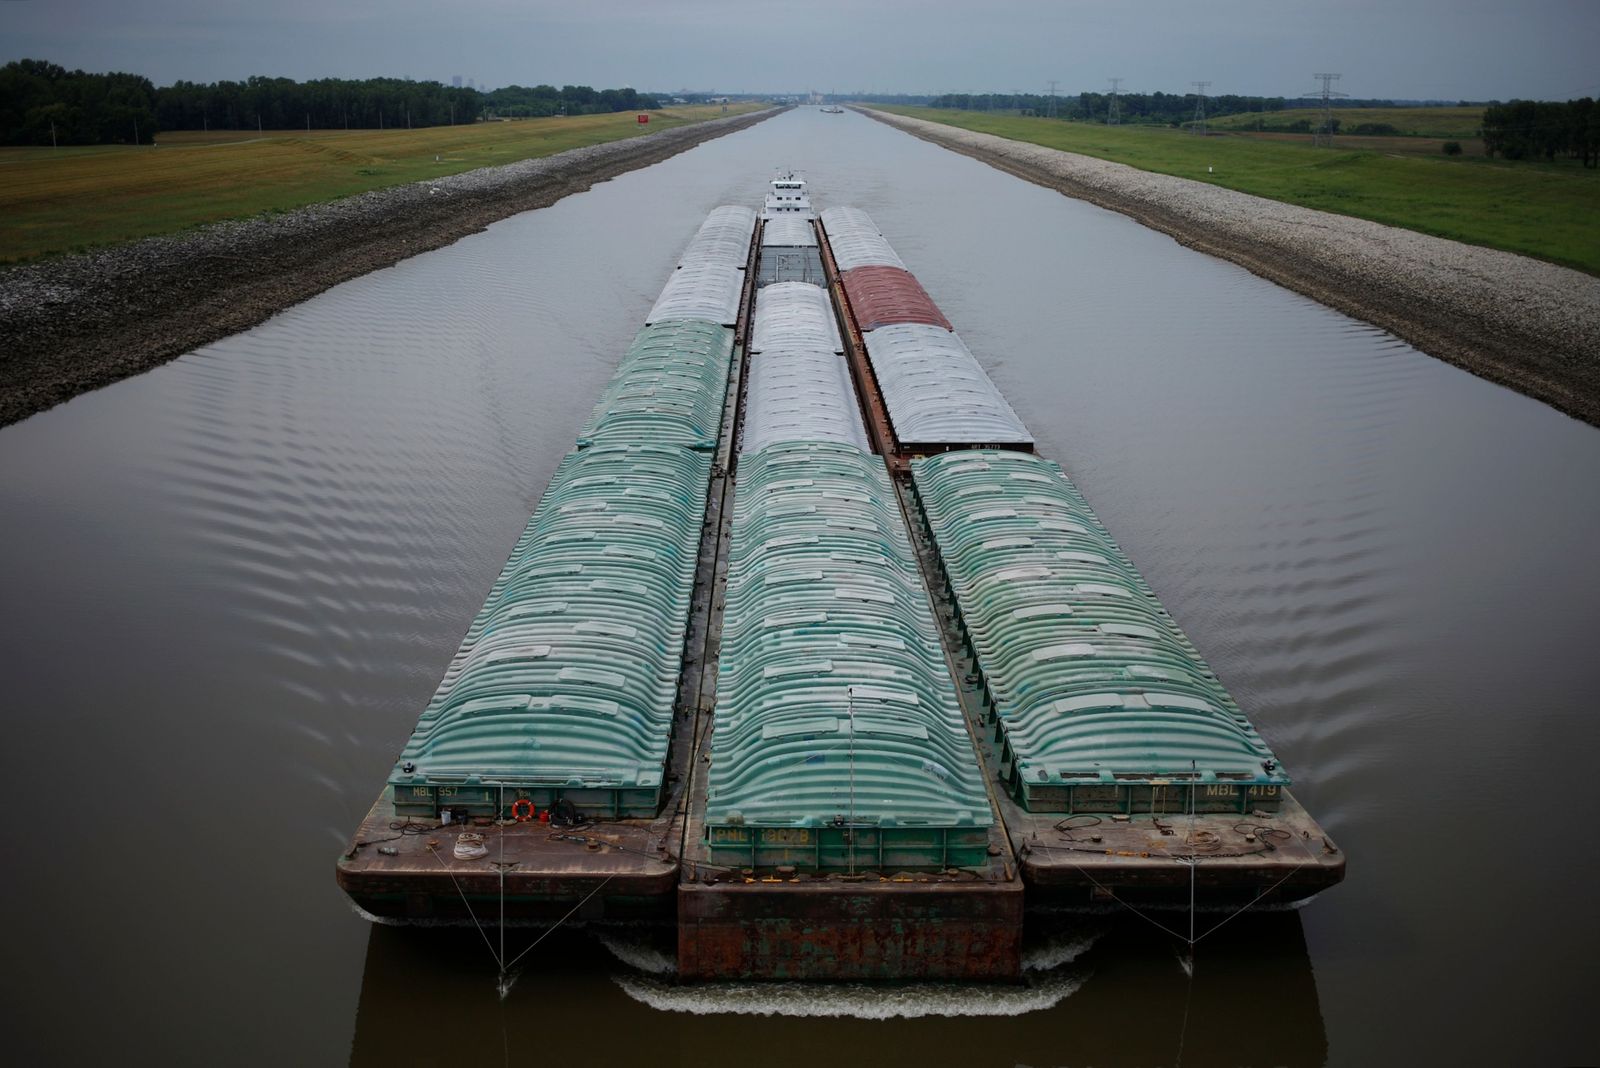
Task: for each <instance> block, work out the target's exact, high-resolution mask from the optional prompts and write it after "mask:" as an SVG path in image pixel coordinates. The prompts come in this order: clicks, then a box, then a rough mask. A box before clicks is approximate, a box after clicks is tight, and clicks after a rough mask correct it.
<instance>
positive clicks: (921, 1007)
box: [613, 972, 1088, 1020]
mask: <svg viewBox="0 0 1600 1068" xmlns="http://www.w3.org/2000/svg"><path fill="white" fill-rule="evenodd" d="M1087 978H1088V976H1087V975H1086V974H1079V973H1077V972H1062V973H1054V972H1052V973H1046V974H1045V975H1044V976H1043V977H1042V978H1038V979H1030V980H1029V981H1028V982H1027V983H1026V984H1025V985H1023V986H1001V985H976V984H971V983H966V984H946V983H906V984H902V985H897V986H881V985H871V984H867V983H716V984H708V985H705V986H675V985H673V984H672V983H670V982H663V981H661V980H658V979H652V978H648V977H645V976H639V975H619V976H614V977H613V981H614V982H615V983H616V984H617V985H618V986H620V987H621V988H622V989H623V991H624V992H625V993H626V994H627V995H628V996H629V997H631V998H633V999H634V1000H635V1001H638V1002H642V1003H643V1004H645V1005H648V1006H649V1007H650V1008H652V1009H656V1010H658V1011H660V1012H683V1013H690V1014H693V1015H696V1016H712V1015H717V1014H732V1015H738V1016H848V1017H853V1018H855V1019H858V1020H891V1019H896V1018H898V1019H906V1020H914V1019H918V1018H920V1017H923V1016H1021V1015H1023V1014H1024V1013H1029V1012H1041V1011H1043V1010H1045V1009H1050V1008H1054V1007H1055V1006H1056V1005H1058V1004H1060V1003H1061V1002H1062V1001H1064V1000H1066V999H1067V998H1068V997H1070V996H1072V994H1073V993H1075V992H1076V991H1077V990H1078V988H1079V987H1081V986H1082V985H1083V983H1084V980H1085V979H1087Z"/></svg>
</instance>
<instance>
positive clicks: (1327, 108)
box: [1312, 74, 1350, 148]
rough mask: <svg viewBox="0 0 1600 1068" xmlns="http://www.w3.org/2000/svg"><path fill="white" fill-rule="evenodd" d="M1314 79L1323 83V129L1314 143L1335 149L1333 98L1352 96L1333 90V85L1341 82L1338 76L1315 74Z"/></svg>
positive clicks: (1313, 140) (1321, 94) (1321, 95)
mask: <svg viewBox="0 0 1600 1068" xmlns="http://www.w3.org/2000/svg"><path fill="white" fill-rule="evenodd" d="M1312 77H1313V78H1318V79H1321V81H1322V92H1321V93H1319V94H1318V95H1319V96H1320V97H1322V128H1321V129H1319V130H1318V131H1317V133H1316V136H1315V137H1313V138H1312V143H1313V144H1318V145H1322V146H1324V147H1328V148H1331V147H1333V98H1334V97H1336V96H1349V95H1350V94H1349V93H1341V92H1337V91H1336V90H1335V89H1334V88H1333V83H1334V82H1336V81H1338V80H1339V76H1338V75H1337V74H1313V75H1312Z"/></svg>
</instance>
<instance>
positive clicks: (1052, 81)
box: [1050, 78, 1061, 119]
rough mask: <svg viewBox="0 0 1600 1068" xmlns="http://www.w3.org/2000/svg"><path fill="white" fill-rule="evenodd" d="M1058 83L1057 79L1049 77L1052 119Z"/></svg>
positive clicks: (1054, 115) (1054, 111) (1054, 113)
mask: <svg viewBox="0 0 1600 1068" xmlns="http://www.w3.org/2000/svg"><path fill="white" fill-rule="evenodd" d="M1060 84H1061V82H1060V81H1059V80H1058V79H1055V78H1052V79H1050V117H1051V118H1052V119H1053V118H1055V117H1056V86H1058V85H1060Z"/></svg>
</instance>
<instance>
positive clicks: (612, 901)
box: [337, 177, 1345, 982]
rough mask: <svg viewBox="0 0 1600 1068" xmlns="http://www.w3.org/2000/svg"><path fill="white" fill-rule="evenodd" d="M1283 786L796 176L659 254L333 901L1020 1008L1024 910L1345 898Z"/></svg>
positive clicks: (996, 403) (873, 252) (949, 357)
mask: <svg viewBox="0 0 1600 1068" xmlns="http://www.w3.org/2000/svg"><path fill="white" fill-rule="evenodd" d="M741 213H742V214H741ZM746 215H747V216H749V218H748V219H746V218H745V216H746ZM746 227H747V228H746ZM763 294H765V295H764V296H763ZM858 306H859V307H858ZM863 317H865V318H863ZM714 369H715V370H714ZM752 393H753V394H754V398H753V399H752ZM747 421H752V422H753V423H754V424H759V425H753V426H747V425H746V423H747ZM634 467H637V468H638V469H639V471H640V472H641V474H640V475H639V476H638V477H634V475H633V474H632V473H631V472H632V469H633V468H634ZM963 472H965V473H968V474H970V473H971V472H984V474H981V475H980V476H977V477H976V478H975V480H973V481H971V482H970V484H962V485H960V486H957V488H956V489H954V490H951V489H950V488H949V485H948V483H949V480H950V478H952V477H956V478H957V480H958V481H959V478H960V477H966V476H965V475H962V473H963ZM952 473H955V474H954V475H953V474H952ZM1008 479H1013V480H1015V479H1021V480H1025V481H1026V487H1025V488H1023V489H1021V490H1018V489H1017V488H1016V486H1015V485H1013V484H1010V483H1008V482H1007V480H1008ZM941 480H944V481H941ZM941 487H942V488H941ZM702 493H703V498H702V497H701V496H699V494H702ZM740 493H742V496H739V494H740ZM941 493H945V494H946V495H947V496H949V497H950V499H951V500H954V501H955V502H956V504H955V506H954V507H945V505H944V504H941V503H940V502H941V498H940V496H939V495H940V494H941ZM1008 493H1009V494H1011V496H1009V497H1008V496H1007V494H1008ZM736 496H737V500H736ZM946 503H948V502H946ZM941 509H943V510H941ZM1052 509H1054V511H1052ZM695 523H698V524H699V529H698V531H697V532H695V533H693V534H691V530H692V528H693V524H695ZM991 526H992V527H993V530H992V531H991V530H990V527H991ZM1063 532H1067V533H1066V534H1063ZM1063 536H1065V537H1067V538H1068V541H1067V542H1062V541H1061V540H1060V538H1061V537H1063ZM1075 538H1076V539H1080V540H1081V539H1087V541H1086V542H1085V543H1084V544H1080V543H1079V542H1078V541H1073V540H1072V539H1075ZM974 539H976V540H974ZM1052 539H1054V540H1052ZM1085 549H1087V550H1092V551H1083V550H1085ZM691 551H692V552H693V559H692V561H691V560H690V559H689V554H690V553H691ZM1119 584H1120V587H1121V588H1113V587H1117V586H1119ZM996 590H1001V591H1003V594H997V593H996ZM596 591H599V592H596ZM674 591H676V592H674ZM1111 595H1115V596H1114V597H1113V596H1111ZM1007 598H1011V599H1010V600H1008V599H1007ZM1118 598H1121V600H1120V601H1119V600H1118ZM997 605H998V606H999V608H997V607H996V606H997ZM1130 612H1131V613H1132V614H1131V615H1130V614H1129V613H1130ZM725 628H726V630H725ZM662 635H670V640H668V639H663V638H662ZM997 635H998V637H997ZM680 636H681V643H680ZM1018 664H1021V665H1023V667H1024V668H1025V669H1026V671H1025V673H1024V677H1023V678H1021V679H1020V680H1019V679H1018V678H1016V677H1015V672H1016V670H1017V665H1018ZM1157 680H1160V681H1159V682H1158V681H1157ZM1047 689H1048V690H1049V698H1050V699H1049V700H1047V701H1046V700H1042V699H1041V698H1039V696H1038V695H1039V693H1043V692H1045V691H1046V690H1047ZM1034 691H1037V692H1034ZM669 692H670V695H671V696H670V699H669ZM1029 693H1032V696H1031V697H1030V696H1028V694H1029ZM669 705H670V707H668V706H669ZM1129 737H1132V738H1134V744H1132V745H1130V744H1129V743H1128V742H1127V739H1128V738H1129ZM858 743H859V744H858ZM1180 757H1181V759H1180ZM1191 757H1192V759H1191ZM1202 761H1203V762H1204V763H1202ZM858 776H859V778H860V780H861V788H860V790H859V792H858V789H857V779H858ZM1287 782H1288V779H1287V777H1286V776H1285V775H1284V774H1283V773H1282V771H1281V769H1280V768H1278V766H1277V763H1276V759H1275V758H1274V757H1272V755H1271V754H1270V752H1269V751H1268V750H1267V749H1266V747H1265V745H1264V744H1263V743H1261V742H1260V740H1259V739H1258V738H1257V737H1256V735H1255V733H1254V728H1253V727H1251V726H1250V724H1249V723H1248V721H1247V720H1246V719H1245V717H1244V715H1243V713H1242V712H1240V711H1239V710H1238V708H1237V707H1236V706H1234V705H1233V704H1232V699H1231V698H1230V697H1228V696H1227V694H1226V691H1224V690H1222V689H1221V685H1220V683H1218V682H1217V681H1216V679H1215V676H1213V675H1211V673H1210V669H1209V668H1208V667H1206V665H1205V663H1204V661H1203V660H1201V659H1200V658H1199V654H1198V653H1197V652H1196V651H1195V650H1194V649H1193V647H1192V646H1191V645H1189V644H1188V639H1187V638H1186V637H1184V636H1183V635H1182V632H1181V631H1179V630H1178V629H1177V627H1176V624H1175V623H1173V622H1172V621H1171V620H1170V617H1167V615H1166V613H1165V611H1164V610H1163V609H1161V608H1160V606H1159V603H1158V602H1155V600H1154V594H1153V593H1151V592H1150V591H1149V589H1148V587H1146V586H1144V584H1143V580H1142V579H1141V578H1140V577H1139V576H1138V574H1137V572H1136V571H1134V570H1133V568H1132V564H1131V563H1130V562H1128V561H1127V559H1126V557H1124V556H1122V555H1121V551H1120V549H1117V548H1116V546H1115V543H1114V542H1112V541H1111V540H1110V535H1109V534H1108V533H1107V532H1106V531H1105V530H1104V528H1103V527H1100V526H1099V524H1098V520H1096V519H1095V518H1094V517H1093V515H1092V513H1091V512H1089V511H1088V508H1087V504H1086V503H1084V502H1083V501H1082V499H1081V497H1079V496H1078V495H1077V491H1076V489H1075V488H1074V487H1072V486H1071V483H1070V482H1069V481H1067V479H1066V476H1065V474H1064V472H1062V471H1061V470H1060V468H1058V467H1056V466H1055V465H1054V464H1050V463H1049V462H1048V461H1045V460H1043V459H1041V458H1039V457H1038V456H1037V455H1036V453H1035V451H1034V444H1033V440H1032V436H1031V434H1030V433H1029V432H1028V430H1027V428H1026V427H1025V426H1023V425H1022V422H1021V420H1020V419H1019V418H1018V417H1017V415H1016V413H1015V412H1014V411H1013V410H1012V409H1011V407H1010V405H1009V403H1007V402H1006V400H1005V399H1004V397H1003V396H1001V395H1000V393H999V391H998V390H997V389H996V388H995V387H994V385H993V383H992V382H990V381H989V379H988V377H987V375H986V374H984V373H983V371H982V369H981V367H980V366H979V365H978V363H977V361H976V358H975V357H974V356H973V355H972V354H971V353H970V352H969V351H967V349H966V346H965V344H964V343H963V342H962V341H961V340H960V338H959V336H957V335H956V334H955V333H954V331H953V330H952V329H951V328H950V324H949V323H948V322H947V321H946V320H945V319H944V317H943V315H942V313H940V312H939V310H938V308H937V306H936V305H934V303H933V301H932V298H931V297H930V296H929V295H928V294H927V293H926V292H925V291H924V290H923V289H922V287H921V286H920V285H919V284H918V283H917V282H916V280H915V278H914V277H912V276H911V275H910V273H909V272H908V271H906V270H905V268H904V265H903V264H902V263H901V262H900V260H899V258H898V256H897V255H895V253H894V252H893V250H892V249H891V248H889V246H888V244H887V241H886V240H885V239H884V238H883V236H882V235H881V234H880V233H878V232H877V230H876V227H875V225H874V224H873V223H872V222H871V220H870V219H869V218H868V217H867V216H866V215H865V213H862V212H859V211H855V210H854V209H830V211H829V212H826V213H823V216H822V218H821V219H820V220H817V219H816V218H815V217H814V216H813V215H812V214H811V213H810V207H809V201H808V200H807V199H806V197H805V194H804V183H803V182H801V181H799V180H797V179H794V178H792V177H789V178H785V179H780V180H779V181H778V182H775V183H774V194H773V196H772V197H769V202H768V207H767V212H766V215H765V218H757V217H755V213H753V212H749V211H748V209H741V208H719V209H717V211H715V212H713V213H712V216H711V217H710V218H708V220H707V222H706V224H705V225H704V226H703V227H702V228H701V231H700V233H699V234H698V235H697V237H696V239H695V241H694V242H692V243H691V245H690V246H689V249H688V250H686V252H685V254H684V258H683V259H682V260H680V264H679V270H678V271H676V272H675V273H674V275H673V277H672V279H671V280H670V281H669V282H668V284H667V286H666V288H665V289H664V290H663V293H662V297H661V299H660V300H658V302H657V305H656V308H655V309H654V310H653V311H652V314H651V318H650V321H648V322H647V324H646V328H645V330H643V331H641V332H640V335H639V339H638V340H637V341H636V342H635V346H634V348H633V349H630V351H629V355H628V356H627V357H625V359H624V362H623V366H622V368H621V369H619V371H618V373H617V376H616V377H615V378H614V379H613V382H612V385H611V386H610V387H608V389H607V391H606V393H605V394H604V395H603V397H602V400H601V402H600V404H599V405H597V407H596V414H595V416H594V417H593V418H592V419H591V421H590V425H589V426H587V427H586V428H585V430H584V433H583V435H582V436H580V438H579V439H578V442H577V448H576V450H575V451H574V452H573V453H572V454H570V455H569V456H568V458H567V460H566V461H564V462H563V465H562V467H561V469H560V470H558V473H557V476H556V478H555V479H553V480H552V483H551V489H550V490H547V491H546V495H545V498H544V499H543V500H542V501H541V503H540V506H539V510H538V511H536V512H535V514H534V516H533V517H532V518H531V519H530V523H529V528H528V531H527V532H526V533H525V534H524V537H523V540H522V541H520V542H519V544H518V548H517V550H516V551H515V552H514V553H513V556H512V558H511V560H510V561H508V564H507V567H506V570H505V571H504V572H503V573H502V575H501V578H500V580H499V581H497V583H496V585H495V588H494V590H492V591H491V594H490V599H489V601H488V603H486V605H485V607H484V609H483V611H482V612H480V614H479V617H478V619H476V620H475V621H474V623H473V626H472V628H470V629H469V631H468V634H467V637H466V639H465V640H464V641H463V644H462V648H461V650H460V651H459V652H458V654H457V657H456V659H455V660H454V661H453V662H452V665H451V668H450V670H449V671H448V672H447V673H446V676H445V679H444V680H443V682H441V685H440V689H439V691H438V693H437V694H436V695H435V698H434V701H433V702H432V703H430V705H429V707H428V709H427V710H426V711H425V712H424V714H423V716H422V719H421V721H419V724H418V727H417V730H416V732H415V733H414V734H413V738H412V741H411V743H410V744H408V746H407V749H406V751H405V752H404V753H403V754H402V756H401V759H400V760H399V761H397V763H396V768H395V771H394V773H393V774H392V775H391V778H390V784H389V786H388V787H386V788H385V789H384V791H383V792H382V793H381V794H380V796H379V798H378V800H377V801H376V802H375V804H374V805H373V807H372V809H371V811H370V812H369V813H368V815H367V817H366V819H365V820H364V821H363V822H362V824H361V826H360V827H359V828H358V829H357V831H356V834H355V836H354V838H353V839H352V841H351V845H350V847H349V849H348V850H347V851H346V852H345V853H344V854H343V855H342V856H341V857H340V858H339V861H338V873H337V874H338V882H339V885H340V886H341V887H342V888H343V889H344V890H345V891H346V893H347V894H349V896H350V897H351V899H352V900H353V901H354V902H355V903H356V904H357V905H358V906H359V907H360V908H362V909H363V910H365V911H366V912H367V913H369V914H371V915H373V916H375V917H379V918H384V919H390V920H397V921H402V922H403V921H427V920H445V921H461V922H474V923H477V922H480V921H482V920H484V919H486V918H489V917H495V916H500V917H503V918H506V919H517V920H524V921H532V922H541V923H544V922H561V921H563V920H565V919H568V918H571V917H576V918H579V919H583V920H588V921H638V920H648V921H655V922H659V923H662V924H667V923H675V924H676V933H677V943H678V958H679V978H680V980H682V981H689V982H692V981H700V980H725V979H750V978H758V979H825V980H858V979H969V980H971V979H979V980H1002V981H1004V980H1012V981H1015V980H1017V979H1019V978H1020V976H1021V967H1022V962H1021V936H1022V929H1023V917H1024V901H1025V900H1026V902H1027V903H1028V904H1030V905H1032V904H1047V905H1058V906H1066V907H1084V906H1091V907H1092V906H1096V905H1106V904H1120V905H1127V906H1130V907H1131V906H1135V905H1137V906H1140V907H1143V906H1151V905H1153V906H1170V907H1174V908H1190V909H1194V908H1197V907H1198V908H1222V909H1238V908H1245V907H1250V906H1252V905H1256V904H1260V903H1267V902H1284V901H1294V900H1298V899H1301V898H1305V897H1307V896H1310V895H1311V894H1314V893H1316V892H1318V891H1320V890H1321V889H1323V888H1325V887H1327V886H1331V885H1333V884H1334V883H1337V882H1338V881H1339V880H1340V879H1341V878H1342V877H1343V874H1344V864H1345V860H1344V855H1343V853H1342V852H1341V851H1340V850H1339V848H1338V847H1337V846H1336V845H1335V844H1334V843H1333V842H1332V841H1331V840H1330V839H1329V838H1328V836H1327V835H1326V833H1325V832H1323V830H1322V829H1321V828H1320V827H1319V826H1318V825H1317V824H1316V822H1315V821H1314V820H1312V818H1311V817H1310V816H1309V814H1308V813H1306V811H1305V810H1304V809H1303V808H1302V807H1301V806H1300V805H1299V803H1298V802H1296V801H1295V799H1294V797H1293V796H1292V794H1291V793H1290V792H1289V791H1288V789H1287ZM846 789H848V793H846ZM858 799H859V804H858Z"/></svg>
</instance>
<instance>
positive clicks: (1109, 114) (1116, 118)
mask: <svg viewBox="0 0 1600 1068" xmlns="http://www.w3.org/2000/svg"><path fill="white" fill-rule="evenodd" d="M1107 80H1108V81H1109V82H1111V103H1110V105H1109V106H1108V107H1107V108H1106V125H1107V126H1115V125H1117V124H1118V123H1120V122H1121V121H1122V112H1121V109H1120V108H1118V107H1117V87H1118V86H1120V85H1121V84H1122V79H1121V78H1109V79H1107Z"/></svg>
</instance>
